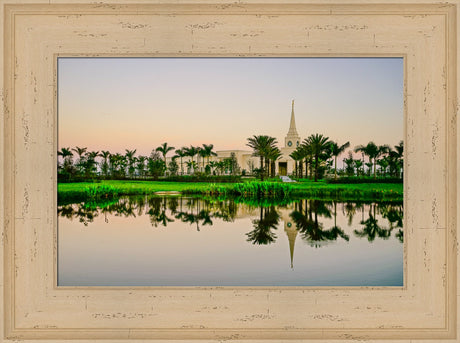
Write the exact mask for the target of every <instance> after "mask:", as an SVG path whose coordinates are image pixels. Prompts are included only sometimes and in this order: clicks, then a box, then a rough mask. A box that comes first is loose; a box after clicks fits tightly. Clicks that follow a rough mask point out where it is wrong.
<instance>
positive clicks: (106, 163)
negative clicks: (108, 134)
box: [99, 150, 110, 177]
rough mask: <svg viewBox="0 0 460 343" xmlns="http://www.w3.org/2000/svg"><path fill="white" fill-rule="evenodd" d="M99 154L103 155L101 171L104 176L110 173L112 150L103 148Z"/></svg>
mask: <svg viewBox="0 0 460 343" xmlns="http://www.w3.org/2000/svg"><path fill="white" fill-rule="evenodd" d="M99 156H100V157H102V162H101V172H102V175H103V176H104V177H107V175H108V173H109V157H110V151H107V150H102V151H101V152H100V153H99Z"/></svg>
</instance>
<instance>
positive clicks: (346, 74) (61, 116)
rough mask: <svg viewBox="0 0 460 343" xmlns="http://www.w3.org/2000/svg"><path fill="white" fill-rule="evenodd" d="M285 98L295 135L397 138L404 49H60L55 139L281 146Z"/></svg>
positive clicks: (359, 140) (107, 146)
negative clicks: (262, 139)
mask: <svg viewBox="0 0 460 343" xmlns="http://www.w3.org/2000/svg"><path fill="white" fill-rule="evenodd" d="M292 99H295V116H296V124H297V131H298V133H299V134H300V136H301V138H302V139H304V138H306V137H307V136H308V135H310V134H313V133H322V134H324V135H326V136H328V137H329V138H330V139H332V140H334V141H337V142H338V143H339V144H343V143H344V142H346V141H350V144H351V147H352V148H353V147H354V146H356V145H359V144H367V143H368V142H369V141H371V140H373V141H374V142H375V143H376V144H389V145H391V146H393V145H396V144H398V142H399V141H400V140H402V139H403V60H402V58H59V61H58V123H59V126H58V128H59V129H58V135H59V137H58V142H59V147H58V148H59V149H61V148H62V147H71V148H72V147H75V146H79V147H87V148H88V150H90V151H91V150H98V151H100V150H109V151H110V152H112V153H116V152H120V153H124V151H125V149H137V154H138V155H139V154H142V155H149V154H150V152H151V151H152V149H153V148H156V147H157V146H159V145H160V144H161V143H163V142H167V143H168V145H172V146H174V147H175V148H176V149H177V148H180V147H182V146H190V145H202V144H203V143H205V144H214V148H215V150H217V151H218V150H228V149H242V150H250V149H249V148H248V147H247V146H246V142H247V138H248V137H252V136H253V135H259V134H266V135H270V136H273V137H276V138H277V139H278V142H279V144H278V146H280V147H282V146H284V137H285V135H286V133H287V131H288V129H289V120H290V115H291V101H292Z"/></svg>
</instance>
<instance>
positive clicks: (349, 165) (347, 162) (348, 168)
mask: <svg viewBox="0 0 460 343" xmlns="http://www.w3.org/2000/svg"><path fill="white" fill-rule="evenodd" d="M343 164H344V167H345V172H346V173H347V175H348V176H352V175H353V174H354V173H355V165H356V163H355V160H354V159H353V154H352V153H351V151H348V158H344V159H343Z"/></svg>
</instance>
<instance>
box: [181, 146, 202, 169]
mask: <svg viewBox="0 0 460 343" xmlns="http://www.w3.org/2000/svg"><path fill="white" fill-rule="evenodd" d="M183 149H184V152H185V156H189V157H190V159H191V161H189V162H187V164H188V167H189V168H191V170H192V171H194V170H195V168H196V163H195V161H194V160H193V157H194V156H195V155H196V154H198V148H197V147H194V146H192V145H190V148H183ZM190 162H191V163H190Z"/></svg>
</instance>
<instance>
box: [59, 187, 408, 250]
mask: <svg viewBox="0 0 460 343" xmlns="http://www.w3.org/2000/svg"><path fill="white" fill-rule="evenodd" d="M338 207H341V208H342V215H343V216H345V217H346V218H347V223H348V226H350V225H352V222H353V220H354V218H355V217H356V216H357V215H361V220H360V221H359V223H360V227H359V228H356V229H354V230H353V233H354V235H355V236H356V237H359V238H367V240H368V241H369V242H373V241H374V240H375V239H376V238H381V239H389V238H390V237H391V235H392V232H393V231H396V229H397V231H396V233H395V235H394V237H395V238H397V239H398V240H399V241H400V242H401V243H402V242H403V230H402V228H403V206H402V204H401V203H370V204H365V203H353V202H344V203H339V202H336V201H321V200H315V199H300V200H291V202H290V203H289V204H286V201H284V202H283V204H282V205H280V206H275V205H274V204H273V201H272V203H271V204H270V205H268V206H261V205H259V206H258V205H257V204H256V203H254V201H251V202H250V203H244V202H241V200H240V201H239V202H237V201H235V200H232V199H226V200H218V199H211V198H198V197H167V196H164V197H159V196H150V197H147V196H137V197H121V198H119V199H118V200H115V201H112V202H101V203H96V202H90V203H73V204H64V205H59V206H58V215H59V216H60V217H63V218H66V219H68V220H73V219H78V221H79V222H80V223H82V224H83V225H84V226H88V225H89V223H92V222H93V221H94V219H95V218H96V217H98V216H100V215H102V216H104V221H105V222H106V223H109V217H110V216H117V217H119V216H122V217H125V218H130V217H132V218H136V216H143V215H147V216H148V217H149V220H150V223H151V225H152V226H153V227H159V226H162V227H167V226H168V224H170V223H173V222H175V221H180V222H183V223H187V224H189V225H190V226H192V227H194V228H196V230H197V231H200V227H203V226H212V225H213V224H214V220H216V219H218V220H222V221H225V222H232V221H234V220H235V218H238V217H244V216H247V215H248V214H249V213H255V212H257V213H258V218H257V219H254V220H252V224H253V229H252V230H251V231H249V232H247V233H246V236H247V241H248V242H251V243H252V244H257V245H261V244H263V245H265V244H271V243H274V242H275V241H276V239H277V234H276V231H277V230H278V226H279V225H280V221H281V219H282V214H281V213H280V211H282V212H283V213H287V215H288V217H289V218H288V219H287V222H286V223H285V226H287V229H289V230H295V232H296V234H297V233H299V234H300V237H301V238H302V239H303V240H304V241H305V242H307V243H308V244H309V245H310V246H312V247H315V248H319V247H321V246H322V245H324V244H325V243H327V242H329V241H335V240H337V239H338V238H341V239H343V240H345V241H349V240H350V236H349V235H348V234H346V233H345V232H344V230H343V229H342V228H341V227H340V226H338V225H337V216H338V211H337V208H338ZM339 215H340V213H339ZM378 217H380V219H378ZM332 218H333V225H332V226H330V227H328V228H325V227H324V223H323V221H324V219H332ZM283 220H284V221H286V219H285V218H283ZM379 220H380V222H379ZM285 230H286V227H285Z"/></svg>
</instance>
